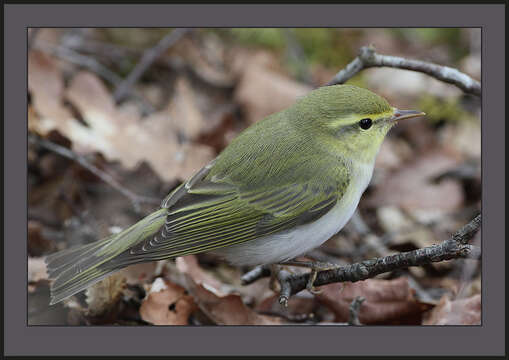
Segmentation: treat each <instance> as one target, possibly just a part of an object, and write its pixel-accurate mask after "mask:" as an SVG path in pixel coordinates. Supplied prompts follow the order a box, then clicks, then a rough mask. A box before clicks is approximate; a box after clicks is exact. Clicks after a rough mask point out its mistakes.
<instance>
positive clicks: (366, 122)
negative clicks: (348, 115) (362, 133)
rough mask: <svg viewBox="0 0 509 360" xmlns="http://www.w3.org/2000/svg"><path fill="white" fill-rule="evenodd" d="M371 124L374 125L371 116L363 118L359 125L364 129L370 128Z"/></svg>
mask: <svg viewBox="0 0 509 360" xmlns="http://www.w3.org/2000/svg"><path fill="white" fill-rule="evenodd" d="M371 125H373V121H372V120H371V119H370V118H365V119H361V121H359V126H360V127H361V129H363V130H368V129H369V128H370V127H371Z"/></svg>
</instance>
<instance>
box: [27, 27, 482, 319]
mask: <svg viewBox="0 0 509 360" xmlns="http://www.w3.org/2000/svg"><path fill="white" fill-rule="evenodd" d="M27 44H28V48H29V55H28V136H29V145H28V159H27V161H28V182H29V191H28V304H29V305H28V323H29V324H31V325H44V324H47V325H55V324H61V325H63V324H66V325H86V324H119V325H148V324H160V325H214V324H237V325H239V324H240V325H250V324H294V323H304V324H345V323H348V316H349V315H348V314H349V310H348V308H349V305H350V303H351V302H352V300H353V299H355V298H356V297H357V296H363V297H364V298H366V300H365V302H364V303H363V305H362V306H361V308H360V310H359V319H360V321H361V323H363V324H395V325H396V324H412V325H419V324H425V325H428V324H429V325H432V324H455V325H457V324H463V325H473V324H480V321H481V314H480V289H481V274H480V262H476V261H472V260H454V261H446V262H441V263H435V264H433V265H429V266H425V267H422V268H410V269H407V270H400V271H394V272H392V273H388V274H383V275H380V276H378V277H377V278H376V279H369V280H366V281H362V282H359V283H354V284H351V283H345V284H331V285H328V286H324V287H322V288H321V289H322V293H321V294H319V295H315V296H314V295H311V294H309V293H307V292H306V291H303V292H301V293H300V294H298V295H296V296H295V297H293V298H291V299H290V303H289V307H288V309H281V307H280V306H279V304H278V303H277V299H276V298H277V294H275V293H274V292H272V291H271V290H270V289H269V286H268V279H262V280H260V281H258V282H256V283H254V284H252V285H249V286H241V285H240V276H241V275H242V274H243V273H244V272H245V271H247V270H248V269H240V268H235V267H231V266H229V265H228V264H225V263H222V262H221V261H218V260H217V259H216V258H213V257H212V256H211V255H207V254H203V255H198V256H190V257H185V258H180V259H178V260H177V261H174V260H169V261H164V262H159V263H149V264H142V265H136V266H132V267H130V268H128V269H126V270H124V271H122V272H121V273H119V275H117V276H115V277H113V278H112V279H110V280H108V281H106V282H103V283H101V284H102V285H99V286H98V287H95V288H94V289H92V290H91V291H88V292H87V293H86V294H80V295H78V296H76V297H74V298H72V299H70V300H69V301H67V302H65V303H63V304H58V305H56V306H52V307H48V305H47V304H48V301H49V290H48V281H47V279H46V275H45V269H44V261H43V258H44V256H45V255H47V254H49V253H51V252H54V251H57V250H60V249H64V248H68V247H70V246H73V245H78V244H84V243H88V242H91V241H94V240H97V239H99V238H102V237H104V236H107V235H109V234H111V233H113V232H118V231H119V230H120V229H122V228H125V227H126V226H128V225H130V224H133V223H135V222H136V221H138V220H139V219H140V218H141V217H142V216H145V215H147V214H149V213H150V212H151V211H153V210H154V209H156V208H157V207H158V204H159V202H160V201H161V199H162V198H164V196H165V195H166V194H167V193H168V192H170V191H171V190H172V189H174V188H175V187H176V186H178V185H179V184H180V183H181V182H182V181H184V180H185V179H187V178H188V177H189V176H190V175H192V174H193V173H194V172H195V171H196V170H198V169H200V168H201V167H202V166H203V165H205V164H206V163H207V162H208V161H210V160H211V159H213V158H214V157H215V156H216V155H217V154H218V153H219V152H220V151H221V150H222V149H223V148H224V147H225V146H227V144H228V143H229V142H230V141H231V140H232V139H233V138H234V137H235V136H236V135H237V134H238V133H239V132H240V131H242V130H243V129H245V128H247V127H248V126H249V125H251V124H253V123H254V122H256V121H258V120H261V119H263V117H265V116H266V115H268V114H271V113H273V112H276V111H279V110H281V109H283V108H285V107H287V106H289V105H291V104H292V103H293V102H294V101H295V99H296V98H298V97H299V96H302V95H304V94H306V93H307V92H309V91H310V90H312V89H313V88H316V87H319V86H322V85H324V84H326V83H327V82H328V81H329V80H331V79H332V78H333V77H334V75H335V74H336V73H337V72H338V71H340V70H341V69H343V68H344V67H345V66H346V65H347V64H348V63H349V62H351V61H352V60H353V59H354V58H355V57H356V56H357V53H358V51H359V49H360V47H361V46H365V45H369V44H372V45H374V46H375V48H376V51H377V52H379V53H381V54H385V55H394V56H402V57H406V58H411V59H418V60H423V61H430V62H434V63H437V64H440V65H446V66H450V67H454V68H457V69H458V70H460V71H462V72H465V73H466V74H468V75H470V76H471V77H473V78H474V79H476V80H480V76H481V31H480V29H470V28H461V29H460V28H390V29H377V28H368V29H365V28H353V29H348V28H341V29H338V28H317V29H312V28H297V29H291V28H252V29H250V28H235V29H229V28H219V29H200V28H194V29H170V28H100V29H95V28H94V29H92V28H90V29H89V28H58V29H50V28H44V29H43V28H39V29H29V30H28V41H27ZM348 83H350V84H354V85H357V86H362V87H366V88H368V89H370V90H372V91H374V92H376V93H378V94H380V95H382V96H384V97H385V98H386V99H387V100H388V101H389V102H390V103H391V104H392V105H393V106H395V107H398V108H402V109H418V110H421V111H424V112H426V113H427V116H426V117H423V118H418V119H414V120H412V121H408V122H403V123H401V124H400V125H398V126H397V127H395V128H394V129H393V130H391V132H390V135H389V138H388V139H387V140H386V141H385V143H384V145H383V146H382V149H381V151H380V154H379V156H378V158H377V164H376V167H375V172H374V177H373V180H372V182H371V184H370V186H369V187H368V189H367V191H366V193H365V195H364V196H363V198H362V199H361V203H360V205H359V210H358V212H357V213H356V215H355V216H354V218H353V219H352V220H351V221H350V222H349V224H348V225H347V226H346V227H345V229H343V230H342V231H341V232H340V233H339V234H338V235H337V236H335V237H333V238H332V239H331V240H329V241H328V242H327V243H326V244H324V245H323V246H322V247H321V248H320V249H319V250H316V251H314V252H313V253H312V254H308V255H309V257H310V258H313V259H316V260H320V261H331V262H336V263H345V264H346V263H352V262H356V261H361V260H365V259H367V258H370V257H379V256H385V255H388V254H391V253H396V252H399V251H409V250H414V249H417V248H422V247H425V246H430V245H432V244H435V243H438V242H440V241H442V240H445V239H447V238H448V237H449V236H450V235H451V234H452V233H453V232H455V231H456V230H457V229H459V228H460V227H461V226H462V225H463V224H465V223H467V222H468V221H470V220H471V219H472V218H473V217H474V216H475V214H476V213H477V212H479V211H480V208H481V172H480V159H481V117H480V114H481V112H480V111H481V101H480V98H478V97H475V96H472V95H466V94H464V93H463V92H462V91H461V90H460V89H458V88H456V87H455V86H453V85H450V84H446V83H443V82H440V81H438V80H436V79H434V78H431V77H429V76H427V75H424V74H422V73H417V72H412V71H406V70H399V69H392V68H373V69H366V70H363V71H361V72H360V73H359V74H357V75H356V76H355V77H353V78H352V79H350V80H349V81H348ZM479 242H480V235H477V237H476V238H475V239H474V243H477V245H479ZM296 271H297V270H296ZM101 286H102V287H101ZM211 289H215V290H211Z"/></svg>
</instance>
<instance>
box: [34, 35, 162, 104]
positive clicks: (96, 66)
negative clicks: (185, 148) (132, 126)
mask: <svg viewBox="0 0 509 360" xmlns="http://www.w3.org/2000/svg"><path fill="white" fill-rule="evenodd" d="M33 46H34V49H37V50H39V51H42V52H44V53H47V54H50V55H53V56H56V57H58V58H61V59H63V60H65V61H68V62H70V63H73V64H76V65H78V66H81V67H84V68H87V69H89V70H91V71H93V72H94V73H96V74H97V75H99V76H100V77H102V78H103V79H104V80H106V81H108V82H109V83H110V84H112V85H113V86H117V85H119V84H120V83H121V82H122V78H121V77H120V76H119V75H117V74H116V73H114V72H113V71H111V70H110V69H108V68H107V67H106V66H104V65H102V64H101V63H100V62H98V61H97V60H95V59H94V58H92V57H89V56H85V55H82V54H80V53H78V52H76V51H74V50H72V49H69V48H68V47H65V46H62V45H53V44H50V43H48V42H45V41H41V40H37V42H35V43H34V44H33ZM129 92H130V93H131V94H132V95H133V96H134V97H135V98H136V99H138V100H139V101H140V104H141V106H142V110H143V112H144V113H145V114H150V113H152V112H154V111H155V109H154V107H153V106H152V105H151V104H150V103H149V102H148V101H147V100H146V99H145V98H144V97H143V96H142V95H141V94H139V93H138V92H137V91H136V90H134V89H129Z"/></svg>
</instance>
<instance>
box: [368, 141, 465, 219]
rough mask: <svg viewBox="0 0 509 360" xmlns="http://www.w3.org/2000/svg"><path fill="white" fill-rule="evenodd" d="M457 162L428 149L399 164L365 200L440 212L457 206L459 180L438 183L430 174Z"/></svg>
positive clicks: (374, 204) (370, 203) (460, 193)
mask: <svg viewBox="0 0 509 360" xmlns="http://www.w3.org/2000/svg"><path fill="white" fill-rule="evenodd" d="M457 164H458V159H457V158H455V157H453V156H451V155H448V154H447V153H446V152H444V151H440V150H436V151H431V152H428V153H426V154H423V155H422V156H420V157H418V158H416V159H415V160H414V161H413V162H411V163H409V164H406V165H405V166H402V167H401V168H400V169H398V170H397V171H395V172H394V173H393V174H391V175H390V176H388V177H386V179H385V181H384V182H383V183H380V184H379V185H378V186H377V187H376V189H375V191H373V192H372V194H369V196H367V197H366V199H365V204H367V205H368V206H371V207H374V208H378V207H379V206H390V205H393V206H399V207H401V208H403V209H405V210H407V211H410V212H412V213H414V212H423V213H426V212H433V213H434V214H443V213H446V212H450V211H454V210H457V209H459V208H460V207H461V205H462V204H463V202H464V194H463V189H462V186H461V184H460V183H459V182H458V181H456V180H453V179H446V180H444V181H442V182H440V183H438V184H436V183H434V182H433V181H432V179H433V177H434V176H436V175H438V174H440V173H442V172H443V171H445V170H447V169H450V168H452V167H454V166H456V165H457Z"/></svg>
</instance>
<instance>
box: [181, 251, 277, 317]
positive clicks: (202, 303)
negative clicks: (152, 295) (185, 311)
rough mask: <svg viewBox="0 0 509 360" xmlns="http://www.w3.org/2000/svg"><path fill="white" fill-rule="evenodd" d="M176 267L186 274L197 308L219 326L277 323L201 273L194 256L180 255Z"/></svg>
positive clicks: (207, 275) (208, 275) (215, 280)
mask: <svg viewBox="0 0 509 360" xmlns="http://www.w3.org/2000/svg"><path fill="white" fill-rule="evenodd" d="M176 263H177V269H178V270H179V271H181V272H182V273H184V274H185V278H186V285H187V290H188V291H189V293H190V294H191V295H192V296H193V298H194V300H195V302H196V304H197V305H198V307H199V308H200V309H201V310H202V311H203V313H205V314H206V315H207V316H208V317H209V318H210V319H211V320H213V321H214V322H215V323H216V324H218V325H278V324H282V323H283V320H282V319H281V318H278V317H273V316H267V315H260V314H258V313H257V312H255V311H254V310H253V309H251V308H249V307H248V306H247V305H245V304H244V303H243V302H242V298H241V297H240V295H238V294H232V293H228V292H227V291H226V290H225V286H224V284H222V283H221V282H220V281H219V280H217V279H215V278H214V277H212V276H211V275H210V274H207V273H206V272H204V271H203V270H202V269H201V268H200V267H199V265H198V262H197V260H196V257H195V256H184V257H179V258H177V260H176Z"/></svg>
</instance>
